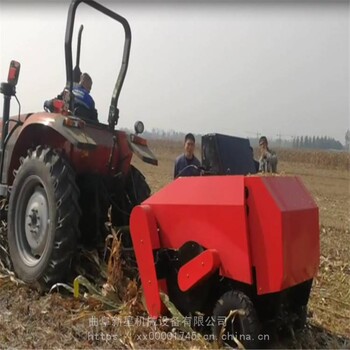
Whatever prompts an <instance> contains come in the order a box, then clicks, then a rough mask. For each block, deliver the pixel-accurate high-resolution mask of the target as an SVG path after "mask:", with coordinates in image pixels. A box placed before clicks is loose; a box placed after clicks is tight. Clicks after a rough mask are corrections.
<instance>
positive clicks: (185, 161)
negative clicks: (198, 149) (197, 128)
mask: <svg viewBox="0 0 350 350" xmlns="http://www.w3.org/2000/svg"><path fill="white" fill-rule="evenodd" d="M195 144H196V140H195V138H194V135H193V134H191V133H189V134H187V135H186V136H185V143H184V151H185V152H184V154H181V155H180V156H178V157H177V158H176V160H175V169H174V179H176V178H177V177H178V176H196V175H199V167H200V166H201V163H200V161H199V160H198V158H197V157H196V156H195V155H194V149H195Z"/></svg>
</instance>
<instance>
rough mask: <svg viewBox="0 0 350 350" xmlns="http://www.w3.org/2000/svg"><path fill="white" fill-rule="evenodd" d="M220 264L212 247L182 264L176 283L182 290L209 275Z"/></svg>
mask: <svg viewBox="0 0 350 350" xmlns="http://www.w3.org/2000/svg"><path fill="white" fill-rule="evenodd" d="M219 265H220V258H219V254H218V252H217V251H216V250H214V249H208V250H205V251H204V252H203V253H201V254H199V255H198V256H196V257H195V258H194V259H192V260H190V261H189V262H188V263H187V264H185V265H183V266H182V267H181V268H180V270H179V274H178V284H179V287H180V289H181V290H182V291H183V292H186V291H187V290H189V289H190V288H192V287H194V286H195V285H196V284H197V283H199V282H200V281H202V280H203V279H205V278H206V277H207V276H210V275H211V274H212V273H213V272H214V271H215V270H216V269H217V268H218V267H219Z"/></svg>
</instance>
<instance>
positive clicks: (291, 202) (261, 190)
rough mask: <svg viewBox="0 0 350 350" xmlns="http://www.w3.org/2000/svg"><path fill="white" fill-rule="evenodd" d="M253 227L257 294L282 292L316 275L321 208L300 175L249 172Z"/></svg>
mask: <svg viewBox="0 0 350 350" xmlns="http://www.w3.org/2000/svg"><path fill="white" fill-rule="evenodd" d="M245 183H246V186H247V187H248V190H249V197H248V199H247V203H248V206H249V216H248V222H249V231H250V241H251V244H252V247H251V251H252V262H253V265H254V266H255V269H256V277H257V289H258V294H266V293H272V292H278V291H281V290H283V289H286V288H288V287H291V286H293V285H296V284H298V283H301V282H303V281H305V280H308V279H310V278H313V277H314V276H315V275H316V272H317V269H318V265H319V250H320V248H319V224H318V222H319V218H318V208H317V206H316V204H315V202H314V200H313V199H312V197H311V196H310V194H309V193H308V192H307V190H306V188H305V187H304V185H303V184H302V183H301V181H300V180H299V179H298V178H296V177H282V176H280V177H257V176H252V177H246V179H245Z"/></svg>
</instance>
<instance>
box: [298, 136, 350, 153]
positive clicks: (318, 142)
mask: <svg viewBox="0 0 350 350" xmlns="http://www.w3.org/2000/svg"><path fill="white" fill-rule="evenodd" d="M292 147H293V148H307V149H337V150H342V149H343V148H344V146H343V145H342V144H341V142H339V141H338V140H336V139H334V138H333V137H328V136H307V135H306V136H300V137H299V136H297V137H295V138H293V141H292Z"/></svg>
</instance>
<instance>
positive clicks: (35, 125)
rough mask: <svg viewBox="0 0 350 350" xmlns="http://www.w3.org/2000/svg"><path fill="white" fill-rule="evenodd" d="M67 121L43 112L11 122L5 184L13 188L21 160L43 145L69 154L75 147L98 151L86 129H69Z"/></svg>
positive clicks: (59, 116)
mask: <svg viewBox="0 0 350 350" xmlns="http://www.w3.org/2000/svg"><path fill="white" fill-rule="evenodd" d="M65 118H67V117H65V116H63V115H61V114H54V113H46V112H41V113H34V114H27V115H22V116H20V118H19V120H20V122H19V123H17V124H13V123H15V121H17V117H16V118H12V119H11V120H10V121H12V123H11V124H12V125H10V132H9V136H8V141H7V143H6V146H5V152H4V163H3V169H4V171H3V177H2V183H5V184H8V185H11V184H12V182H13V180H14V175H13V171H14V169H17V168H18V167H19V162H20V161H19V158H20V157H21V156H23V155H26V152H27V150H28V149H29V148H33V147H36V146H37V145H39V144H41V145H50V147H52V148H60V149H64V150H66V151H67V152H68V153H69V152H70V151H71V148H72V146H73V147H76V148H80V149H88V150H91V149H94V148H96V147H97V144H96V142H95V141H94V140H93V139H92V138H91V137H89V135H87V133H86V132H85V131H84V128H81V129H80V128H75V127H67V126H65V125H64V124H63V122H64V119H65ZM22 123H23V124H22Z"/></svg>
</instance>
